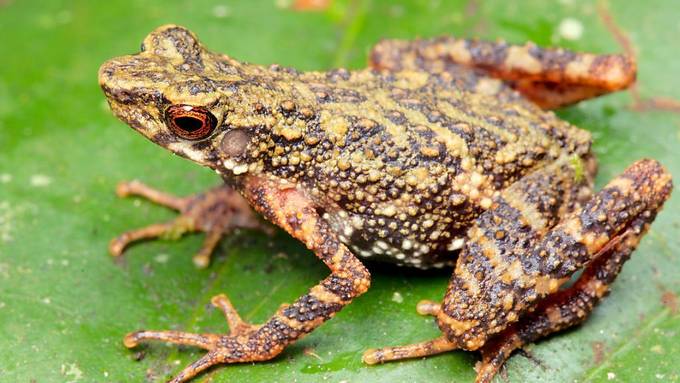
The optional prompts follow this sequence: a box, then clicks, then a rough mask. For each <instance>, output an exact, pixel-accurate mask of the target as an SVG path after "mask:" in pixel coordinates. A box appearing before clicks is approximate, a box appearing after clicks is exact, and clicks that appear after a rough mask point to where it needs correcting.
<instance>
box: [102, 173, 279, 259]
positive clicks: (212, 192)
mask: <svg viewBox="0 0 680 383" xmlns="http://www.w3.org/2000/svg"><path fill="white" fill-rule="evenodd" d="M116 194H118V196H120V197H127V196H133V195H134V196H140V197H144V198H146V199H148V200H150V201H152V202H154V203H157V204H159V205H162V206H166V207H169V208H171V209H173V210H177V211H178V212H179V216H178V217H177V218H175V219H173V220H172V221H169V222H163V223H156V224H153V225H150V226H146V227H143V228H140V229H136V230H131V231H127V232H125V233H123V234H121V235H119V236H118V237H116V238H114V239H113V240H112V241H111V243H110V244H109V252H110V253H111V255H113V256H120V255H122V254H123V251H125V248H126V247H128V246H129V245H130V244H131V243H133V242H136V241H140V240H143V239H150V238H156V237H162V238H171V239H175V238H178V237H180V236H182V235H184V234H185V233H189V232H197V231H202V232H204V233H205V234H206V237H205V240H204V242H203V246H202V247H201V249H200V250H199V251H198V253H196V254H195V255H194V258H193V260H194V264H196V266H198V267H206V266H208V264H209V263H210V256H211V255H212V253H213V251H214V250H215V247H216V246H217V244H218V243H219V241H220V239H221V238H222V237H223V236H224V235H227V234H229V233H231V232H232V231H233V229H235V228H249V229H260V230H264V231H267V232H270V231H271V228H270V227H269V226H267V225H266V224H265V223H264V222H262V221H261V220H260V219H259V218H258V217H257V216H256V215H255V213H254V212H253V210H252V209H251V208H250V206H249V205H248V202H247V201H246V200H244V199H243V197H241V195H240V194H239V193H238V192H237V191H236V190H234V189H233V188H232V187H230V186H228V185H225V184H223V185H220V186H216V187H214V188H212V189H209V190H207V191H205V192H203V193H198V194H194V195H191V196H188V197H176V196H173V195H170V194H167V193H163V192H161V191H158V190H156V189H153V188H151V187H149V186H147V185H145V184H143V183H141V182H139V181H131V182H122V183H120V184H119V185H118V187H117V188H116Z"/></svg>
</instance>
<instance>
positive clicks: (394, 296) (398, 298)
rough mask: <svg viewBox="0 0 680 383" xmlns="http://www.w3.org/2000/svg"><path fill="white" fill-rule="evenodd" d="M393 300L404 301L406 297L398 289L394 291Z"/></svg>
mask: <svg viewBox="0 0 680 383" xmlns="http://www.w3.org/2000/svg"><path fill="white" fill-rule="evenodd" d="M392 302H397V303H404V297H402V296H401V294H400V293H399V292H398V291H395V292H394V293H392Z"/></svg>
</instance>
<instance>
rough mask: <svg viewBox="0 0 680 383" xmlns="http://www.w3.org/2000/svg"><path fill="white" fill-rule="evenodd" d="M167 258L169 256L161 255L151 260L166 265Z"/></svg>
mask: <svg viewBox="0 0 680 383" xmlns="http://www.w3.org/2000/svg"><path fill="white" fill-rule="evenodd" d="M169 258H170V256H169V255H168V254H165V253H161V254H158V255H156V256H155V257H153V260H154V261H156V262H158V263H167V262H168V259H169Z"/></svg>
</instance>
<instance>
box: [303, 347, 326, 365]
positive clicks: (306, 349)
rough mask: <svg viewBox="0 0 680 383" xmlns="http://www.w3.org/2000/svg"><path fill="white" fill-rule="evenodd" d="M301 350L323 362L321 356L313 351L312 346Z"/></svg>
mask: <svg viewBox="0 0 680 383" xmlns="http://www.w3.org/2000/svg"><path fill="white" fill-rule="evenodd" d="M302 352H303V353H304V354H305V355H307V356H311V357H313V358H316V359H318V360H319V361H321V362H323V359H321V357H320V356H319V354H317V353H315V352H314V349H313V348H309V347H307V348H305V349H304V350H303V351H302Z"/></svg>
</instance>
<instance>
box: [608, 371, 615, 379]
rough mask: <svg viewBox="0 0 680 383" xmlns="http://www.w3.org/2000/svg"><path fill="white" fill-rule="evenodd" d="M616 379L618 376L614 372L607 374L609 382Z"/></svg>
mask: <svg viewBox="0 0 680 383" xmlns="http://www.w3.org/2000/svg"><path fill="white" fill-rule="evenodd" d="M614 379H616V374H615V373H613V372H608V373H607V380H614Z"/></svg>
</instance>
